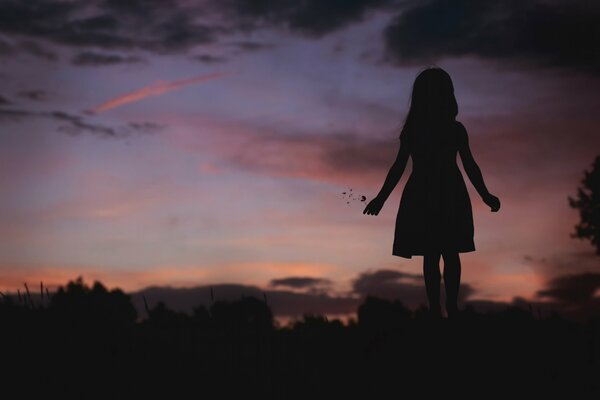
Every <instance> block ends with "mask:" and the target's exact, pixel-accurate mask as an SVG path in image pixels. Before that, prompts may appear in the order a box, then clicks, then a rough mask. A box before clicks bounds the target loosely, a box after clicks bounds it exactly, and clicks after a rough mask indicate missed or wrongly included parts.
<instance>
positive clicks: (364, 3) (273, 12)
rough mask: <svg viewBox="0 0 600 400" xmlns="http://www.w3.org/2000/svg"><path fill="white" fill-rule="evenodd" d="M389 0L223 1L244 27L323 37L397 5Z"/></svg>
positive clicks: (228, 11) (227, 9) (229, 12)
mask: <svg viewBox="0 0 600 400" xmlns="http://www.w3.org/2000/svg"><path fill="white" fill-rule="evenodd" d="M393 3H394V2H393V1H388V0H330V1H321V0H305V1H294V0H281V1H255V2H249V1H245V0H228V1H223V2H221V4H222V7H223V9H224V10H225V11H226V12H227V15H230V16H234V17H235V18H236V19H239V21H238V26H239V27H240V29H242V30H251V29H258V28H264V27H279V28H285V29H287V30H288V31H290V32H293V33H296V34H300V35H303V36H306V37H311V38H320V37H323V36H325V35H327V34H329V33H331V32H334V31H336V30H339V29H342V28H344V27H346V26H348V25H350V24H352V23H356V22H360V21H362V20H363V18H364V17H365V15H366V14H367V13H368V12H369V11H372V10H375V9H378V8H382V7H385V6H389V5H393Z"/></svg>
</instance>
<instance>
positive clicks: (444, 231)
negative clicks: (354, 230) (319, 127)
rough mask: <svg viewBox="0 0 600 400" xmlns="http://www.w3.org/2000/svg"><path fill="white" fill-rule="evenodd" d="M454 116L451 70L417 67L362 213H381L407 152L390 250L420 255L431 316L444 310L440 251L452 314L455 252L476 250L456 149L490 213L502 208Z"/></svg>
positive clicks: (456, 278) (455, 298)
mask: <svg viewBox="0 0 600 400" xmlns="http://www.w3.org/2000/svg"><path fill="white" fill-rule="evenodd" d="M457 114H458V105H457V103H456V99H455V97H454V86H453V85H452V80H451V79H450V75H448V73H447V72H446V71H444V70H443V69H441V68H438V67H431V68H427V69H425V70H423V71H422V72H421V73H419V75H418V76H417V78H416V79H415V82H414V84H413V89H412V96H411V103H410V110H409V112H408V115H407V117H406V120H405V122H404V127H403V128H402V131H401V133H400V137H399V139H400V149H399V151H398V155H397V157H396V160H395V161H394V163H393V165H392V167H391V168H390V170H389V172H388V174H387V177H386V179H385V182H384V184H383V187H382V188H381V190H380V191H379V194H378V195H377V196H376V197H375V198H374V199H373V200H371V201H370V202H369V204H368V205H367V206H366V208H365V210H364V211H363V214H367V215H378V214H379V211H380V210H381V208H382V207H383V204H384V203H385V201H386V200H387V198H388V196H389V195H390V193H391V192H392V190H393V189H394V187H395V186H396V184H397V183H398V181H399V180H400V177H401V176H402V173H403V172H404V169H405V167H406V163H407V161H408V157H409V156H411V157H412V162H413V168H412V173H411V175H410V177H409V179H408V181H407V183H406V186H405V187H404V191H403V192H402V199H401V201H400V207H399V208H398V214H397V217H396V228H395V233H394V245H393V251H392V254H393V255H395V256H399V257H404V258H411V257H412V256H413V255H422V256H423V277H424V280H425V289H426V292H427V299H428V301H429V310H430V314H431V315H432V316H433V317H434V318H441V316H442V312H441V306H440V280H441V277H440V265H439V263H440V257H443V259H444V272H443V275H444V286H445V289H446V312H447V315H448V318H455V317H456V314H457V313H458V291H459V288H460V273H461V265H460V257H459V253H464V252H470V251H474V250H475V244H474V242H473V212H472V209H471V201H470V199H469V194H468V192H467V188H466V186H465V181H464V179H463V176H462V174H461V172H460V170H459V169H458V166H457V164H456V154H457V153H458V154H460V158H461V160H462V164H463V167H464V169H465V172H466V173H467V175H468V177H469V179H470V180H471V182H472V183H473V186H475V188H476V189H477V192H478V193H479V195H480V196H481V198H482V200H483V201H484V202H485V204H487V205H488V206H489V207H490V208H491V211H494V212H495V211H498V210H499V209H500V200H499V199H498V198H497V197H496V196H494V195H492V194H491V193H490V192H489V191H488V190H487V188H486V186H485V183H484V181H483V176H482V175H481V170H480V169H479V166H478V165H477V163H476V162H475V160H474V159H473V156H472V154H471V150H470V149H469V140H468V135H467V131H466V129H465V127H464V126H463V124H462V123H460V122H459V121H457V120H456V115H457Z"/></svg>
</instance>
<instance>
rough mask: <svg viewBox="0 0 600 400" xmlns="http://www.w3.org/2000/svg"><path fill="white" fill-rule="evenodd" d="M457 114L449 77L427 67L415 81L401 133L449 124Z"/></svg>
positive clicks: (442, 71)
mask: <svg viewBox="0 0 600 400" xmlns="http://www.w3.org/2000/svg"><path fill="white" fill-rule="evenodd" d="M457 114H458V104H457V103H456V98H455V97H454V85H453V84H452V79H451V78H450V75H448V73H447V72H446V71H444V70H443V69H441V68H439V67H429V68H426V69H425V70H423V71H421V72H420V73H419V75H417V78H416V79H415V82H414V84H413V89H412V95H411V100H410V109H409V111H408V115H407V116H406V120H405V122H404V127H403V128H402V132H403V133H404V132H405V131H410V130H413V129H415V128H420V127H424V126H431V125H437V124H445V123H449V122H452V121H454V120H455V119H456V115H457Z"/></svg>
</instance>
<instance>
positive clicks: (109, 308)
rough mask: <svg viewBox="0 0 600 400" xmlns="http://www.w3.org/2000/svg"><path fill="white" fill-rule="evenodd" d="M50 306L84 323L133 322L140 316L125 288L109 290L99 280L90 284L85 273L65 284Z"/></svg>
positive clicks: (69, 317)
mask: <svg viewBox="0 0 600 400" xmlns="http://www.w3.org/2000/svg"><path fill="white" fill-rule="evenodd" d="M49 307H50V310H51V311H52V312H53V313H55V314H57V315H58V316H59V317H61V318H64V319H66V320H69V321H71V322H72V323H74V324H82V325H119V326H124V325H132V324H133V323H134V322H135V319H136V317H137V311H136V309H135V307H134V306H133V304H132V302H131V299H130V297H129V296H128V295H126V294H125V293H124V292H123V291H122V290H121V289H113V290H111V291H108V290H107V289H106V287H104V285H102V283H100V282H98V281H96V282H94V285H93V286H92V287H91V288H90V287H89V286H88V285H86V284H85V283H84V282H83V278H82V277H78V278H77V279H76V280H75V281H69V283H68V284H67V285H66V288H65V287H62V286H61V287H60V288H59V289H58V291H57V292H56V293H55V294H54V296H52V299H51V301H50V306H49Z"/></svg>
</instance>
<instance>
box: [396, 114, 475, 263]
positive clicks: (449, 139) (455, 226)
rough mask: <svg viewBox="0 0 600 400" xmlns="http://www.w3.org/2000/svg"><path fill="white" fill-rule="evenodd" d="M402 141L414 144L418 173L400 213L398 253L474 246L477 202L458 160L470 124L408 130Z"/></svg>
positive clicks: (406, 191)
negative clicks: (473, 205)
mask: <svg viewBox="0 0 600 400" xmlns="http://www.w3.org/2000/svg"><path fill="white" fill-rule="evenodd" d="M400 140H401V143H402V145H403V146H404V145H407V146H409V147H408V148H409V150H410V156H411V157H412V173H411V175H410V177H409V179H408V181H407V183H406V186H405V187H404V191H403V192H402V199H401V201H400V206H399V208H398V214H397V216H396V229H395V234H394V245H393V252H392V254H393V255H395V256H399V257H404V258H411V257H412V256H414V255H424V254H426V253H432V252H433V253H435V252H438V253H442V252H444V251H454V252H461V253H462V252H469V251H474V250H475V244H474V242H473V211H472V209H471V201H470V199H469V193H468V192H467V188H466V186H465V181H464V179H463V176H462V174H461V172H460V170H459V169H458V165H457V164H456V157H457V154H458V150H459V148H460V146H467V145H468V144H467V132H466V130H465V128H464V126H463V125H462V124H461V123H460V122H457V121H453V122H452V123H451V124H446V125H445V126H438V127H431V128H429V129H423V130H421V131H413V132H403V134H402V136H401V139H400Z"/></svg>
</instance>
